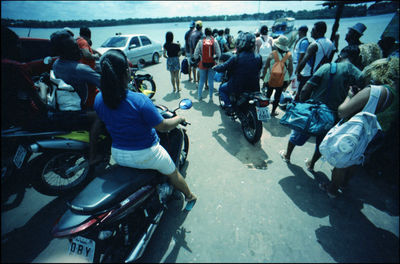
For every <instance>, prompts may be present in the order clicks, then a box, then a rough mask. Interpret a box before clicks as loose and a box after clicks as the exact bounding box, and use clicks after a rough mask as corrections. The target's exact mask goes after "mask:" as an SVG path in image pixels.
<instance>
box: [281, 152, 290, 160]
mask: <svg viewBox="0 0 400 264" xmlns="http://www.w3.org/2000/svg"><path fill="white" fill-rule="evenodd" d="M279 154H280V155H281V158H282V160H283V161H284V162H287V163H290V158H289V159H288V158H287V156H286V153H285V151H284V150H281V151H279Z"/></svg>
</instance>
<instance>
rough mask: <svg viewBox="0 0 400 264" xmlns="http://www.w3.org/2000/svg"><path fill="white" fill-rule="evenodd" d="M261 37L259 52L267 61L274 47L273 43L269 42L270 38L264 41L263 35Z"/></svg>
mask: <svg viewBox="0 0 400 264" xmlns="http://www.w3.org/2000/svg"><path fill="white" fill-rule="evenodd" d="M260 39H261V47H260V50H259V52H258V53H259V54H260V56H261V58H262V59H263V61H265V60H266V59H267V57H268V55H269V54H270V53H271V51H272V47H271V44H270V43H269V42H268V40H267V41H264V39H263V38H262V37H260Z"/></svg>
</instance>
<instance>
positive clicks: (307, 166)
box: [304, 159, 314, 172]
mask: <svg viewBox="0 0 400 264" xmlns="http://www.w3.org/2000/svg"><path fill="white" fill-rule="evenodd" d="M304 162H305V163H306V168H307V170H308V171H310V172H314V166H311V160H308V159H306V160H305V161H304Z"/></svg>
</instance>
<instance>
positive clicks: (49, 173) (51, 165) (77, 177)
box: [32, 151, 90, 196]
mask: <svg viewBox="0 0 400 264" xmlns="http://www.w3.org/2000/svg"><path fill="white" fill-rule="evenodd" d="M35 167H36V168H37V170H36V172H35V173H34V175H33V181H32V185H33V187H34V188H35V189H36V190H37V191H38V192H40V193H42V194H45V195H51V196H56V195H62V194H65V193H67V192H71V191H75V190H78V189H80V188H81V187H83V186H85V185H86V184H87V183H88V181H89V180H90V173H89V172H90V168H89V163H88V157H87V154H85V153H81V152H77V151H66V152H53V153H46V154H42V155H41V156H40V157H38V160H37V161H36V162H35ZM73 168H75V169H73Z"/></svg>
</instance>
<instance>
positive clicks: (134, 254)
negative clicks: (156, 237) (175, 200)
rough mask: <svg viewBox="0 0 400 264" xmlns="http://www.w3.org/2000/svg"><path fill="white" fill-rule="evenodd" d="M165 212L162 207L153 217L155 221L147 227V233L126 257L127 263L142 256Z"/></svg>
mask: <svg viewBox="0 0 400 264" xmlns="http://www.w3.org/2000/svg"><path fill="white" fill-rule="evenodd" d="M163 214H164V209H162V210H161V211H160V212H159V213H158V214H157V215H156V216H155V217H154V219H153V222H152V223H151V224H150V226H149V227H148V228H147V231H146V233H144V235H143V236H142V238H141V239H140V240H139V243H138V244H137V245H136V247H135V248H134V249H133V250H132V251H131V253H129V256H128V257H127V258H126V259H125V263H129V262H133V261H135V260H137V259H138V258H140V257H141V256H142V254H143V252H144V250H145V248H146V246H147V244H148V243H149V241H150V238H151V236H152V235H153V233H154V230H155V229H156V227H157V225H158V223H159V222H160V219H161V217H162V216H163Z"/></svg>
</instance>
